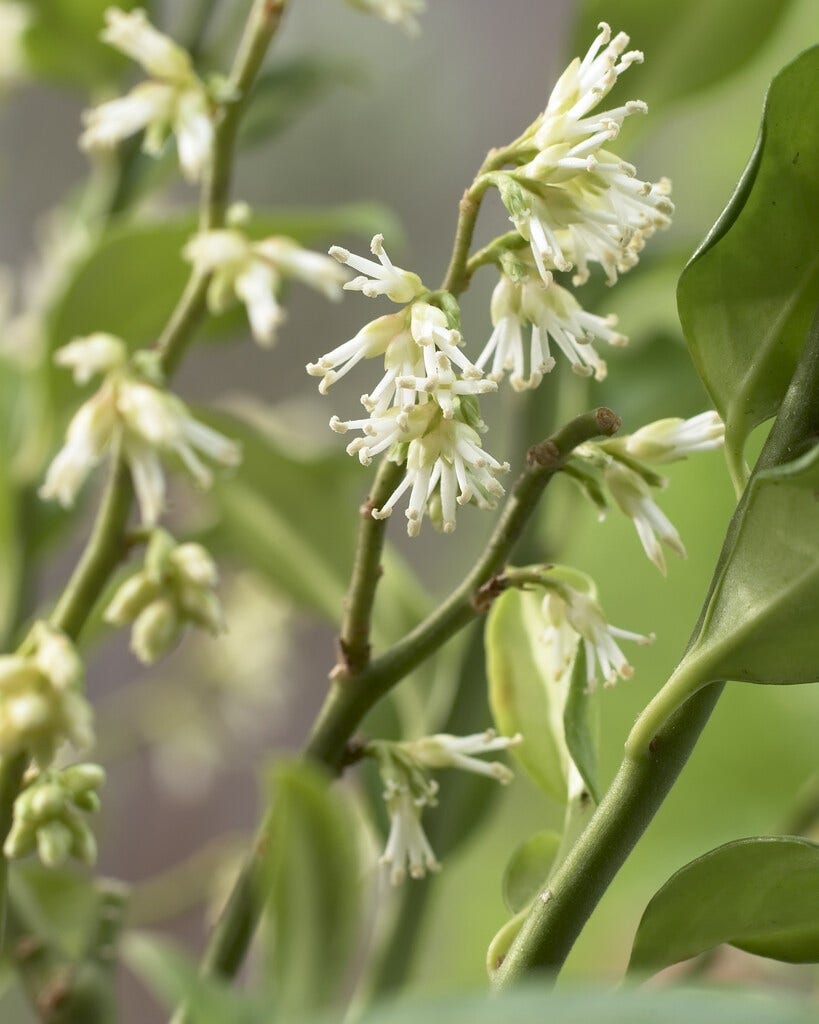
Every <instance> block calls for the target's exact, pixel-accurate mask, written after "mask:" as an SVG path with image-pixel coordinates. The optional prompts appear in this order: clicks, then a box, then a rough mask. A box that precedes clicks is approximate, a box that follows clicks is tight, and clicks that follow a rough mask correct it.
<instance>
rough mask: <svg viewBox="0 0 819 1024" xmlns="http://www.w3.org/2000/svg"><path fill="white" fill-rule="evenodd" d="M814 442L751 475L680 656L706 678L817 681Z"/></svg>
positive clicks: (817, 465) (818, 541) (818, 464)
mask: <svg viewBox="0 0 819 1024" xmlns="http://www.w3.org/2000/svg"><path fill="white" fill-rule="evenodd" d="M817 494H819V447H816V448H814V449H813V451H811V452H808V453H807V454H805V455H803V456H802V457H801V458H799V459H797V460H795V461H794V462H789V463H786V464H785V465H782V466H776V467H774V468H772V469H767V470H763V471H761V472H759V473H757V474H756V475H755V476H754V478H753V480H752V481H751V483H750V484H749V493H748V498H747V504H746V505H745V507H744V509H743V510H741V513H740V515H739V519H738V522H737V525H736V528H735V532H734V533H733V535H732V544H731V547H730V551H729V552H728V554H727V557H726V558H725V560H724V564H723V566H722V569H721V572H720V574H719V576H718V577H717V581H716V584H715V586H714V587H713V589H712V591H711V595H710V600H709V602H708V605H707V607H706V611H705V615H704V618H703V622H702V626H701V629H700V633H699V636H698V639H697V641H696V643H695V644H694V646H693V647H692V649H691V651H690V652H689V654H688V655H687V657H686V659H685V661H684V662H683V666H682V667H683V669H685V666H686V662H687V663H688V664H689V665H692V666H697V665H701V666H702V667H703V669H702V670H703V673H705V674H706V675H707V678H708V679H709V680H713V679H734V680H741V681H744V682H751V683H775V684H776V683H780V684H781V683H809V682H816V681H819V633H817V630H816V628H815V614H816V608H817V607H819V515H817V511H818V510H819V506H818V505H817Z"/></svg>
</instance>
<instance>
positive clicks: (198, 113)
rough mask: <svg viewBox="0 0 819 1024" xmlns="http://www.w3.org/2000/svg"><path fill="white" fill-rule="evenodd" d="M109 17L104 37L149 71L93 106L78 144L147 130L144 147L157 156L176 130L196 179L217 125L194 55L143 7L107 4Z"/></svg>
mask: <svg viewBox="0 0 819 1024" xmlns="http://www.w3.org/2000/svg"><path fill="white" fill-rule="evenodd" d="M105 21H106V26H105V28H104V29H103V31H102V34H101V38H102V40H103V41H104V42H106V43H109V44H110V45H111V46H113V47H114V48H115V49H117V50H119V51H120V52H121V53H124V54H125V56H126V57H131V58H132V59H133V60H135V61H136V62H137V63H138V64H140V65H141V66H142V67H143V68H144V69H145V71H146V73H147V74H148V75H149V76H150V77H149V79H148V81H146V82H142V83H140V84H139V85H137V86H136V87H135V88H134V89H132V90H131V92H129V93H128V95H127V96H123V97H121V98H119V99H115V100H110V101H108V102H107V103H103V104H102V105H101V106H99V107H95V108H94V109H93V110H89V111H88V112H87V113H86V115H85V131H84V132H83V134H82V136H81V138H80V145H81V146H82V148H83V149H86V150H97V149H102V150H105V149H111V148H112V147H114V146H116V145H117V144H118V143H120V142H122V140H123V139H127V138H128V137H129V136H131V135H135V134H136V133H137V132H141V131H144V132H145V139H144V142H143V146H142V148H143V149H144V150H145V152H146V153H149V154H150V155H151V156H158V155H159V154H160V152H161V151H162V148H163V147H164V145H165V142H166V140H167V138H168V135H169V134H171V133H173V135H174V136H175V137H176V145H177V149H178V151H179V163H180V165H181V167H182V171H183V173H184V175H185V177H186V178H187V179H188V180H189V181H192V182H195V181H198V180H199V179H200V178H201V176H202V172H203V171H204V168H205V166H206V164H207V162H208V160H209V158H210V154H211V151H212V149H213V137H214V129H213V120H212V117H211V98H210V96H209V94H208V90H207V88H206V86H205V84H204V83H203V82H202V81H201V80H200V78H199V77H198V76H197V74H196V72H195V71H194V69H193V64H192V62H191V58H190V55H189V54H188V53H187V52H186V51H185V50H184V49H182V47H180V46H178V45H177V44H176V43H175V42H174V41H173V40H172V39H169V38H168V36H166V35H163V34H162V33H161V32H159V31H158V30H157V29H156V28H154V26H153V25H152V24H151V23H150V22H149V21H148V17H147V15H146V14H145V12H144V11H143V10H135V11H130V12H126V11H122V10H120V9H119V8H118V7H109V8H108V10H107V11H106V12H105Z"/></svg>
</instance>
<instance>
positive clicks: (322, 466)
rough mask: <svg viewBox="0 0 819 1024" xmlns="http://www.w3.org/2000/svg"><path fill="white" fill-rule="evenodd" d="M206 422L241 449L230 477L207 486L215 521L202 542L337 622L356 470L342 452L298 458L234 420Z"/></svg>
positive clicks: (360, 476) (358, 479)
mask: <svg viewBox="0 0 819 1024" xmlns="http://www.w3.org/2000/svg"><path fill="white" fill-rule="evenodd" d="M207 419H208V421H209V422H211V423H212V424H213V425H214V426H216V427H217V429H219V430H221V431H222V432H223V433H225V434H226V435H227V436H228V437H231V438H234V439H235V440H237V441H239V443H240V444H241V446H242V464H241V465H240V466H239V468H238V469H237V470H236V472H235V474H233V475H232V476H230V477H228V476H226V475H222V476H221V477H220V478H218V479H217V480H216V483H215V484H214V487H213V491H212V497H213V501H214V503H215V504H216V507H217V508H218V510H219V513H220V520H219V522H218V524H217V525H216V526H215V527H213V529H212V530H211V531H210V533H209V538H210V539H211V540H213V541H215V542H216V544H217V546H218V547H220V548H221V549H223V550H225V551H227V552H228V553H229V554H231V555H232V556H234V557H235V558H237V559H238V560H240V561H241V562H244V563H246V564H248V565H250V566H252V567H253V568H254V569H256V570H257V571H258V572H261V573H262V574H263V575H264V576H265V577H266V578H267V579H268V580H269V581H270V582H271V583H272V584H273V585H274V586H275V587H276V588H277V589H279V590H280V591H282V592H283V593H285V594H286V595H287V596H288V597H290V598H292V599H293V601H295V603H296V604H297V605H299V606H301V607H305V608H308V609H310V610H311V611H314V612H319V613H320V614H322V615H324V616H326V617H327V618H328V619H330V620H331V621H338V619H339V618H340V616H341V611H342V603H343V600H344V593H345V589H346V585H347V579H348V577H349V574H350V569H351V566H352V560H353V546H354V544H355V524H356V518H357V509H358V506H359V504H360V501H361V495H362V493H363V492H364V491H365V490H366V485H367V479H368V478H367V477H366V475H365V474H364V473H362V472H361V467H360V466H359V465H358V463H357V462H356V460H355V459H351V458H350V457H349V456H348V455H347V454H346V453H345V452H343V451H339V452H337V453H333V454H318V455H317V454H310V453H309V452H304V453H302V454H301V455H300V454H299V453H297V452H294V447H293V445H292V443H286V442H282V441H280V440H279V439H277V438H275V437H273V436H272V435H271V434H269V433H268V434H265V433H262V431H260V430H258V429H256V428H255V427H252V426H250V425H249V424H248V423H247V422H245V421H243V420H241V419H239V418H238V417H236V416H231V415H228V414H225V413H218V414H217V413H208V415H207ZM328 496H332V504H333V514H332V515H331V516H328V515H327V508H328Z"/></svg>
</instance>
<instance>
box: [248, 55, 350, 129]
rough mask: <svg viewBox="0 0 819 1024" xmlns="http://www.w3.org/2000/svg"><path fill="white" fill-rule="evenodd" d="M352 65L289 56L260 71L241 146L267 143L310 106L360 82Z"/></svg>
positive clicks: (318, 58) (324, 59)
mask: <svg viewBox="0 0 819 1024" xmlns="http://www.w3.org/2000/svg"><path fill="white" fill-rule="evenodd" d="M361 77H362V76H361V73H360V71H359V70H358V69H357V68H356V67H354V66H353V65H352V64H349V63H343V62H341V61H339V60H333V59H331V58H327V57H316V56H301V57H292V58H291V59H290V60H288V61H283V62H281V63H279V64H277V65H275V66H274V67H272V68H270V69H269V70H267V71H265V72H263V73H262V74H261V75H260V76H259V79H258V81H257V83H256V85H255V87H254V90H253V102H252V103H251V105H250V107H249V108H248V111H247V114H246V116H245V118H244V119H243V121H242V127H241V133H240V140H239V141H240V143H241V144H242V145H245V146H252V145H255V144H257V143H260V142H266V141H268V140H270V139H272V138H274V137H275V136H277V135H279V134H280V133H281V132H283V131H284V130H285V129H286V128H288V127H289V126H290V125H291V124H292V123H293V121H294V120H296V118H297V117H298V116H299V115H300V114H302V113H303V112H304V111H305V110H306V109H308V108H309V107H311V106H312V105H313V104H315V103H317V102H319V101H320V100H322V99H324V97H325V96H327V95H328V94H329V93H332V92H334V91H336V90H337V89H338V88H339V87H340V86H345V85H354V84H356V83H358V82H360V81H361Z"/></svg>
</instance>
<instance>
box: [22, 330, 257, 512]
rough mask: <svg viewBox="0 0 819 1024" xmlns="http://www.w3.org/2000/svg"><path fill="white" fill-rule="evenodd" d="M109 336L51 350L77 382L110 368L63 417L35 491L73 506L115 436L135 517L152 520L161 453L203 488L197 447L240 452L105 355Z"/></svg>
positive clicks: (231, 461) (161, 481)
mask: <svg viewBox="0 0 819 1024" xmlns="http://www.w3.org/2000/svg"><path fill="white" fill-rule="evenodd" d="M116 340H118V339H111V338H110V337H109V339H108V342H110V344H104V345H100V336H99V335H91V336H90V337H89V338H84V339H82V338H80V339H77V340H76V341H73V342H71V343H70V345H68V346H66V349H67V350H68V352H67V354H66V350H62V349H61V350H60V351H59V352H57V353H56V355H55V361H56V362H58V363H59V364H60V365H63V366H69V367H71V368H73V370H74V373H75V376H76V375H78V374H79V375H80V377H81V379H83V380H87V379H88V378H89V377H90V376H91V375H92V374H93V373H94V372H97V371H99V370H102V369H103V368H104V366H109V367H110V368H109V370H108V372H107V374H106V376H105V378H104V380H103V382H102V385H101V386H100V388H99V390H98V391H97V392H96V393H95V394H93V395H92V396H91V398H89V399H88V401H87V402H85V403H83V405H81V406H80V408H79V409H78V410H77V412H76V413H75V414H74V417H73V419H72V420H71V422H70V423H69V426H68V431H67V433H66V442H65V444H64V445H63V447H62V448H61V450H60V451H59V452H58V453H57V455H56V456H55V458H54V460H53V462H52V463H51V465H50V466H49V468H48V472H47V474H46V479H45V482H44V484H43V486H42V487H41V488H40V496H41V497H42V498H44V499H56V500H57V501H59V502H60V504H61V505H63V506H64V507H66V508H68V507H70V506H71V505H73V503H74V501H75V499H76V496H77V493H78V492H79V490H80V488H81V487H82V485H83V483H84V482H85V480H86V479H87V477H88V476H89V474H90V473H91V471H92V470H93V469H94V468H95V467H96V466H97V465H98V463H99V462H100V461H101V459H102V458H103V456H104V455H105V454H106V453H107V452H108V451H109V450H110V448H111V446H112V444H113V443H114V442H115V441H116V440H117V439H118V438H121V441H122V453H123V456H124V457H125V459H126V461H127V463H128V466H129V469H130V471H131V476H132V479H133V482H134V489H135V491H136V494H137V500H138V502H139V506H140V511H141V514H142V520H143V522H144V523H145V524H146V525H148V526H152V525H154V524H155V523H156V521H157V520H158V518H159V516H160V515H161V513H162V510H163V508H164V504H165V477H164V473H163V470H162V463H161V461H160V455H165V454H175V455H177V456H178V457H179V458H180V459H181V461H182V463H183V464H184V466H185V468H186V469H187V470H188V471H189V472H190V473H191V475H192V476H193V477H194V479H195V480H196V481H197V483H198V484H199V485H200V486H202V487H208V486H210V484H211V482H212V474H211V471H210V470H209V469H208V467H207V466H206V465H205V464H204V462H203V461H202V459H201V458H200V453H201V454H202V455H206V456H207V457H208V458H210V459H212V460H213V461H214V462H217V463H219V464H221V465H224V466H235V465H237V463H238V462H239V459H240V451H239V448H238V446H237V445H236V444H235V443H234V442H233V441H230V440H228V438H226V437H224V436H223V435H222V434H220V433H218V432H217V431H215V430H213V429H212V428H211V427H208V426H206V425H205V424H203V423H200V422H199V421H198V420H196V419H194V417H193V416H191V414H190V412H189V411H188V409H187V407H186V406H185V404H184V403H183V402H182V401H180V399H178V398H176V397H175V396H174V395H171V394H169V393H168V392H166V391H163V390H161V389H160V388H157V387H154V386H153V385H152V384H147V383H145V382H144V381H141V380H138V379H136V378H134V377H133V376H131V375H130V374H129V373H128V372H127V369H126V368H125V367H122V366H120V365H118V360H111V359H110V358H109V357H110V356H111V353H113V352H115V351H116V352H119V351H120V350H119V349H117V346H116V345H115V344H113V342H115V341H116ZM123 351H124V349H123ZM101 353H102V355H101Z"/></svg>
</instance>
